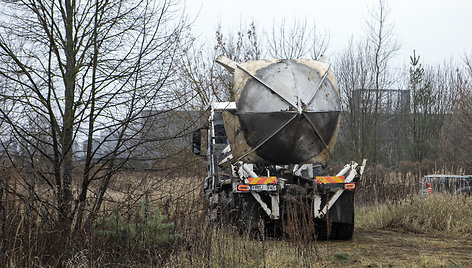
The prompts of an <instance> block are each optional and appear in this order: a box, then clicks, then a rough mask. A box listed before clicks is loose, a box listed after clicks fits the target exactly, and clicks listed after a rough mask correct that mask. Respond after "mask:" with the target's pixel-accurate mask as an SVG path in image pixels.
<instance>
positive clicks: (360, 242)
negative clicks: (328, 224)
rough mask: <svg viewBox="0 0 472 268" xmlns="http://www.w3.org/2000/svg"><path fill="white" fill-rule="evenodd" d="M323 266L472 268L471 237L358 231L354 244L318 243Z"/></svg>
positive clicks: (352, 241) (353, 240)
mask: <svg viewBox="0 0 472 268" xmlns="http://www.w3.org/2000/svg"><path fill="white" fill-rule="evenodd" d="M318 252H319V254H320V257H321V259H322V260H323V262H322V263H323V264H326V265H329V266H331V265H334V266H343V267H357V266H367V267H369V266H370V267H379V266H382V267H385V266H393V267H471V265H472V242H471V241H470V240H469V239H467V238H457V237H456V238H453V237H446V236H444V237H439V236H436V237H432V236H429V235H426V234H415V233H405V232H403V231H401V230H398V231H397V230H365V229H356V230H355V232H354V237H353V239H352V240H351V241H326V242H318Z"/></svg>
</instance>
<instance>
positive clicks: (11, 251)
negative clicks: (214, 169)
mask: <svg viewBox="0 0 472 268" xmlns="http://www.w3.org/2000/svg"><path fill="white" fill-rule="evenodd" d="M127 181H129V180H125V179H123V185H125V186H126V183H127ZM411 181H412V182H411V183H414V181H413V179H411ZM151 182H152V184H150V183H151ZM147 183H148V184H146V182H143V186H142V187H141V188H142V189H141V188H136V189H137V190H136V191H135V192H128V191H126V189H128V187H125V186H123V185H120V184H118V185H117V186H116V188H115V189H116V190H113V191H110V192H109V193H108V196H107V197H108V201H107V204H106V209H105V210H104V214H103V215H107V213H108V211H113V210H112V208H117V210H116V211H119V214H120V215H121V218H120V219H118V218H116V217H115V218H109V219H111V220H115V221H116V222H117V223H118V224H115V225H112V226H114V227H110V228H111V229H107V230H104V229H100V228H102V227H100V225H97V227H96V229H94V230H92V231H91V232H89V233H85V234H84V235H83V236H81V237H80V239H81V240H78V241H76V242H77V244H76V247H75V249H74V251H72V254H71V255H69V256H65V255H59V256H56V255H54V254H55V253H57V252H56V251H57V248H56V247H55V246H54V245H56V244H54V243H55V242H54V243H52V242H51V241H53V240H54V238H53V237H52V236H51V235H52V234H53V233H48V230H47V229H42V228H43V227H44V226H43V227H41V225H38V226H37V227H35V229H34V230H37V232H36V231H35V232H33V233H31V232H29V229H27V228H25V223H26V221H25V220H24V215H23V214H22V213H21V211H20V213H19V214H18V215H16V216H15V215H13V214H12V217H13V216H14V217H16V218H14V219H17V220H16V221H12V223H16V224H13V225H12V230H13V232H14V233H13V235H12V238H13V240H10V241H7V245H9V247H8V248H7V249H6V250H5V253H6V255H4V257H7V258H8V259H7V262H8V265H7V266H10V267H20V266H31V267H33V266H34V267H51V266H65V267H118V266H119V267H143V266H144V267H472V242H471V238H472V197H470V196H468V197H467V196H453V195H447V194H433V195H425V196H419V195H417V194H414V193H413V191H410V192H409V193H408V195H404V196H405V197H404V198H401V195H397V196H395V198H392V197H389V196H387V195H386V194H383V197H382V195H377V196H381V198H379V199H378V200H376V201H375V202H358V207H357V208H356V218H355V221H356V227H355V231H354V236H353V239H352V240H350V241H294V240H289V239H284V238H272V239H266V240H259V239H255V238H251V237H249V236H248V235H247V234H240V233H239V232H238V231H237V230H235V228H233V227H231V226H228V225H225V224H222V223H220V224H216V225H214V226H209V225H208V224H207V222H206V220H205V211H206V209H205V206H206V204H205V202H204V201H203V200H202V194H201V187H202V186H201V180H198V178H191V179H188V178H184V177H182V178H176V179H173V180H172V181H170V180H156V179H153V178H151V177H150V178H149V182H147ZM166 183H170V184H171V185H170V186H169V185H167V184H166ZM149 185H151V186H155V187H156V189H158V191H152V193H150V194H146V192H148V190H149V189H152V187H150V186H149ZM374 188H375V187H374ZM404 188H405V189H407V188H408V187H406V186H405V187H404ZM123 189H124V190H123ZM378 189H381V188H380V187H378ZM398 189H400V188H398ZM402 191H403V190H402ZM384 192H385V193H387V191H384ZM389 192H392V191H389ZM393 192H394V193H395V191H393ZM397 193H398V191H397ZM365 194H366V193H364V195H365ZM359 196H361V197H362V195H359ZM146 202H147V208H146V210H147V211H148V212H146V213H143V204H145V203H146ZM116 204H122V208H121V209H120V207H116ZM123 204H124V205H123ZM157 209H159V211H160V214H159V215H157V216H153V215H154V214H153V213H155V211H156V210H157ZM38 223H40V222H38ZM167 223H171V225H168V224H167ZM166 224H167V225H166ZM163 226H167V227H166V228H163ZM170 226H173V227H172V228H170ZM46 227H47V226H46ZM113 228H115V230H114V229H113ZM131 229H133V230H132V232H130V230H131ZM170 229H172V231H171V232H169V233H165V234H163V232H167V231H166V230H170ZM104 231H105V232H104ZM106 233H108V234H109V233H112V234H114V235H112V236H104V235H103V234H106ZM156 237H159V238H163V239H164V242H163V243H160V244H158V245H157V244H156V243H154V242H153V241H154V240H153V239H155V238H156ZM169 237H172V239H168V238H169ZM165 239H167V242H166V240H165ZM159 241H160V240H159ZM57 245H60V243H59V244H57ZM44 246H46V247H51V248H50V249H44V248H43V247H44Z"/></svg>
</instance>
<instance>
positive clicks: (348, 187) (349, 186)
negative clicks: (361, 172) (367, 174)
mask: <svg viewBox="0 0 472 268" xmlns="http://www.w3.org/2000/svg"><path fill="white" fill-rule="evenodd" d="M344 189H346V190H353V189H356V184H355V183H346V184H344Z"/></svg>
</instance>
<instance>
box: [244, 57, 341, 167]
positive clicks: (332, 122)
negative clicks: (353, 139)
mask: <svg viewBox="0 0 472 268" xmlns="http://www.w3.org/2000/svg"><path fill="white" fill-rule="evenodd" d="M328 69H329V66H328V65H327V64H324V63H321V62H317V61H311V60H277V61H275V62H272V63H270V64H268V65H266V66H264V67H262V68H259V69H256V70H255V73H254V72H253V74H252V75H251V76H249V79H247V80H245V83H243V85H242V87H241V89H240V90H239V92H238V94H237V99H236V107H237V109H236V111H237V116H238V118H239V121H240V125H241V130H242V131H243V133H244V138H245V140H246V142H247V145H249V147H250V148H251V151H252V152H253V153H256V154H257V156H258V157H260V158H262V159H264V160H265V161H266V162H268V163H272V164H292V163H313V162H320V163H322V164H325V163H326V162H327V161H328V160H329V157H330V156H331V154H332V150H333V148H334V144H335V142H336V137H337V131H338V128H339V116H340V110H341V105H340V96H339V91H338V89H337V86H336V84H335V81H334V77H333V76H332V74H331V73H330V72H329V70H328Z"/></svg>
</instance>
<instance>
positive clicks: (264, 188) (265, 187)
mask: <svg viewBox="0 0 472 268" xmlns="http://www.w3.org/2000/svg"><path fill="white" fill-rule="evenodd" d="M251 191H277V185H276V184H255V185H251Z"/></svg>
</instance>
